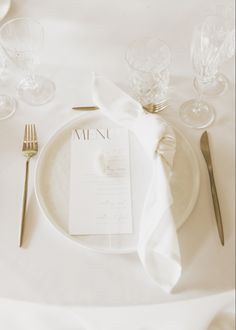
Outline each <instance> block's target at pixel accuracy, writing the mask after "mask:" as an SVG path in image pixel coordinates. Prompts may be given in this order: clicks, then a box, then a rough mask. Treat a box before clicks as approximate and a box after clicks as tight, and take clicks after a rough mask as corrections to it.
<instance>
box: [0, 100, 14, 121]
mask: <svg viewBox="0 0 236 330" xmlns="http://www.w3.org/2000/svg"><path fill="white" fill-rule="evenodd" d="M15 111H16V101H15V99H14V98H12V97H10V96H7V95H0V120H4V119H7V118H9V117H11V116H12V115H13V114H14V113H15Z"/></svg>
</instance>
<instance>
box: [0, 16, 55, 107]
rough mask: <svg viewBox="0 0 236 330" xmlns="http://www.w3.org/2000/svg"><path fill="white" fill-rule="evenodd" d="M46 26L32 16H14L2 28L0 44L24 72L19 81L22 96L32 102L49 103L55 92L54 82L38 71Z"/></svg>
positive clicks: (34, 103)
mask: <svg viewBox="0 0 236 330" xmlns="http://www.w3.org/2000/svg"><path fill="white" fill-rule="evenodd" d="M43 40H44V29H43V27H42V25H41V24H40V23H39V22H37V21H35V20H33V19H31V18H15V19H12V20H10V21H8V22H6V23H5V24H3V25H2V26H1V28H0V43H1V45H2V47H3V49H4V50H5V53H6V54H7V55H8V57H9V58H10V59H11V60H12V61H13V62H14V63H15V64H16V65H17V66H18V67H19V68H21V69H22V70H23V71H24V72H25V77H24V78H23V79H22V80H21V81H20V82H19V85H18V87H17V92H18V96H19V98H20V99H21V100H22V101H24V102H26V103H28V104H30V105H42V104H45V103H47V102H49V101H50V100H51V99H52V98H53V96H54V93H55V85H54V83H53V82H52V81H51V80H49V79H47V78H45V77H43V76H41V75H37V74H36V73H35V66H36V64H37V63H38V56H39V53H40V51H41V49H42V46H43Z"/></svg>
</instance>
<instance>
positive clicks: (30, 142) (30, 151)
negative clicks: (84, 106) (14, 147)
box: [18, 124, 38, 247]
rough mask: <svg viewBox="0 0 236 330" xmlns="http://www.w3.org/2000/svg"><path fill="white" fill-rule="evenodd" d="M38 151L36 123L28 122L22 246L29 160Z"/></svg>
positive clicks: (21, 225) (24, 143)
mask: <svg viewBox="0 0 236 330" xmlns="http://www.w3.org/2000/svg"><path fill="white" fill-rule="evenodd" d="M37 152H38V141H37V134H36V128H35V125H29V124H27V125H25V133H24V141H23V147H22V153H23V155H24V156H25V157H26V163H25V184H24V195H23V206H22V216H21V222H20V230H19V241H18V245H19V247H21V246H22V242H23V233H24V224H25V214H26V204H27V193H28V177H29V162H30V159H31V157H33V156H34V155H36V154H37Z"/></svg>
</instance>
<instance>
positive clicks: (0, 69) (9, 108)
mask: <svg viewBox="0 0 236 330" xmlns="http://www.w3.org/2000/svg"><path fill="white" fill-rule="evenodd" d="M4 72H5V60H4V58H3V57H2V56H1V53H0V81H1V77H2V76H4ZM0 88H1V87H0ZM15 110H16V102H15V99H14V98H12V97H10V96H8V95H0V120H3V119H6V118H9V117H11V116H12V115H13V114H14V112H15Z"/></svg>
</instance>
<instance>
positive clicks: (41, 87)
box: [17, 76, 56, 106]
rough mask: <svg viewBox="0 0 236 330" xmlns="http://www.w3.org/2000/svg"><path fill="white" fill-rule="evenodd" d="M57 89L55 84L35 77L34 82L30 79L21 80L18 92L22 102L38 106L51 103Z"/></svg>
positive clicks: (43, 78) (40, 77)
mask: <svg viewBox="0 0 236 330" xmlns="http://www.w3.org/2000/svg"><path fill="white" fill-rule="evenodd" d="M55 89H56V88H55V84H54V83H53V82H52V81H51V80H49V79H47V78H45V77H42V76H35V77H34V80H33V81H32V79H29V78H25V79H23V80H21V81H20V83H19V85H18V87H17V92H18V96H19V98H20V99H21V100H22V101H24V102H25V103H28V104H30V105H35V106H37V105H43V104H45V103H48V102H49V101H51V100H52V99H53V97H54V94H55Z"/></svg>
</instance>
